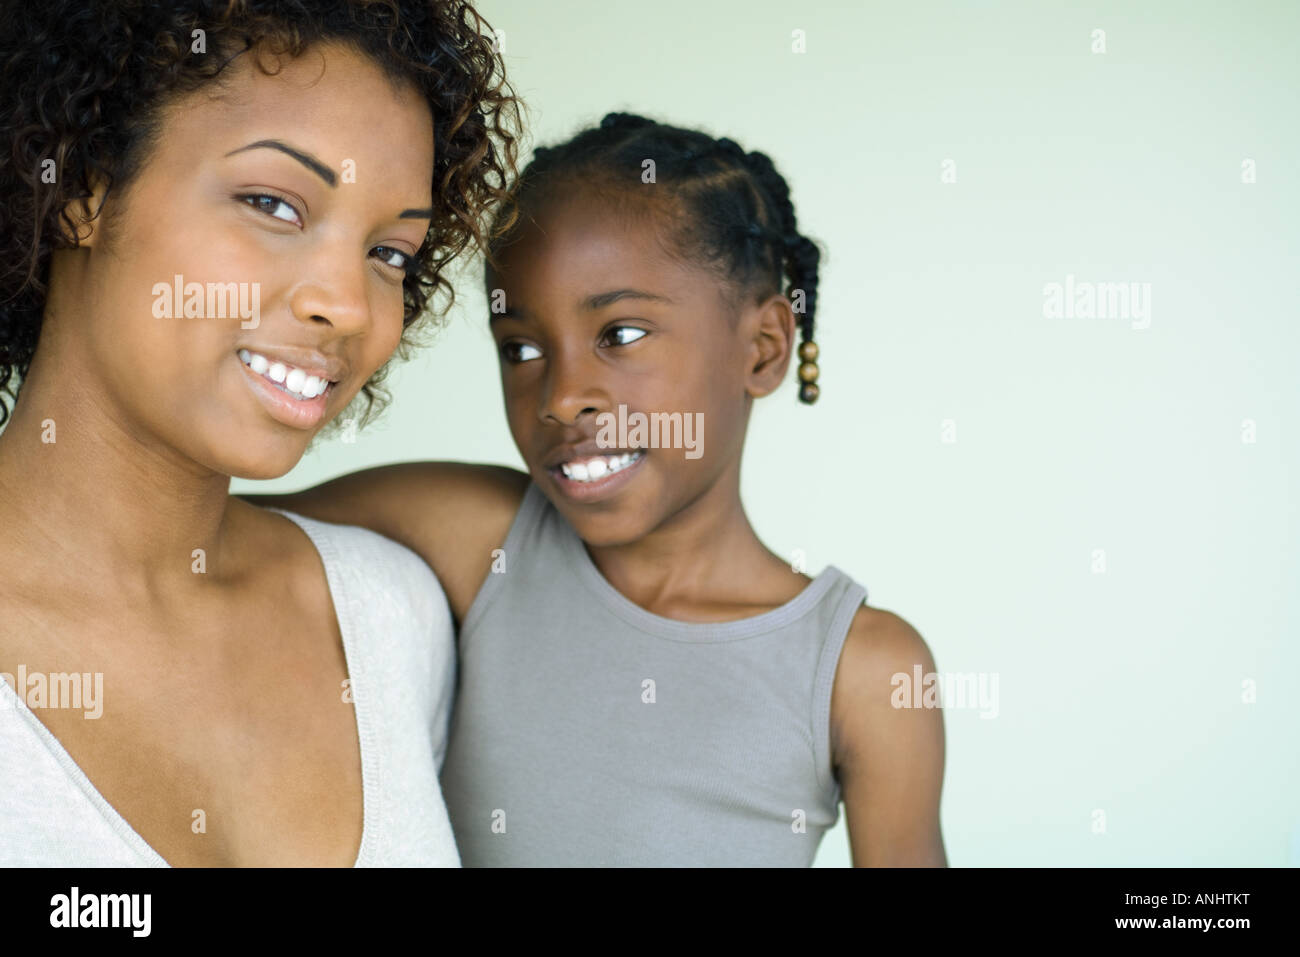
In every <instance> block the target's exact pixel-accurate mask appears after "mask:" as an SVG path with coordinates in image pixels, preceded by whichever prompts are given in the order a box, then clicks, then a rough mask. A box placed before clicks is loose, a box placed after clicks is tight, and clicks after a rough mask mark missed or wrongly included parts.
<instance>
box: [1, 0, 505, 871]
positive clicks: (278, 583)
mask: <svg viewBox="0 0 1300 957" xmlns="http://www.w3.org/2000/svg"><path fill="white" fill-rule="evenodd" d="M500 66H501V65H500V62H499V61H498V59H497V57H496V55H495V53H494V49H493V45H492V41H491V39H490V37H489V36H488V35H487V33H486V25H485V24H484V23H483V22H482V21H481V20H480V19H479V18H478V17H477V15H476V14H475V13H474V11H473V10H472V9H471V8H470V7H469V6H468V5H467V4H465V3H462V2H430V0H425V2H409V3H389V4H382V5H380V4H370V3H340V2H338V0H321V2H315V3H313V2H302V3H296V4H293V5H291V6H285V5H282V4H276V3H259V2H251V0H248V2H245V0H232V2H230V3H228V4H215V5H214V4H210V3H202V2H177V3H171V4H162V5H159V4H137V3H118V2H112V3H109V2H102V3H101V2H91V3H86V2H85V0H78V2H69V3H48V4H41V5H37V6H36V7H30V8H25V9H24V11H23V14H22V16H21V17H20V18H19V19H18V20H17V21H16V22H15V21H13V20H10V22H9V23H8V25H7V26H6V30H5V33H4V38H3V40H0V73H2V77H0V90H3V91H4V92H3V102H2V104H0V106H2V108H3V114H4V115H3V122H0V130H3V133H0V138H2V142H0V210H2V211H3V219H4V231H3V235H4V244H5V247H6V248H5V252H6V255H5V256H4V257H3V263H4V265H3V266H2V267H0V270H3V272H2V273H0V387H4V389H5V391H7V393H8V399H7V400H6V401H5V402H4V403H3V404H0V420H2V419H3V418H8V422H7V424H6V427H5V429H4V431H3V433H2V434H0V529H3V541H2V544H0V673H3V674H4V675H5V676H7V677H5V679H4V680H2V681H0V864H7V865H14V864H19V865H77V866H87V865H91V866H98V865H123V864H126V865H131V864H140V865H164V864H172V865H259V866H261V865H352V864H356V865H380V864H432V865H453V866H454V865H456V864H457V863H458V855H457V851H456V848H455V845H454V842H453V840H452V834H451V829H450V827H449V822H448V820H447V816H446V812H445V808H444V804H443V801H442V798H441V795H440V792H439V786H438V778H437V775H438V769H439V767H440V765H441V762H442V757H443V753H444V751H445V747H446V740H445V728H446V721H447V714H448V709H449V708H450V703H451V693H452V689H453V687H454V652H453V646H452V643H451V635H450V619H449V616H448V612H447V605H446V601H445V599H444V597H443V594H442V592H441V590H440V589H439V587H438V583H437V582H436V580H435V579H434V578H433V576H432V575H431V574H430V573H429V570H428V567H427V566H426V565H425V564H424V563H423V562H421V561H420V560H419V558H418V557H416V556H415V555H413V554H411V553H410V552H409V551H407V550H406V549H404V548H402V547H400V546H398V545H396V544H394V543H392V542H389V541H386V540H384V539H382V538H380V537H379V536H377V535H375V534H373V533H372V532H368V531H365V530H363V529H358V528H343V527H337V526H333V525H327V524H324V523H321V522H316V521H312V520H310V519H305V518H301V517H297V516H292V515H286V514H276V513H274V512H268V511H265V510H262V509H258V508H254V507H251V506H249V505H247V504H246V503H244V502H242V501H240V500H238V499H232V498H230V497H229V494H228V491H229V482H230V477H231V476H235V475H238V476H245V477H270V476H276V475H281V474H283V473H284V472H286V471H288V470H289V469H290V468H291V467H292V466H293V465H294V464H295V463H296V462H297V461H298V459H299V458H300V457H301V455H302V454H303V451H304V449H305V448H306V446H307V444H308V442H309V441H310V440H311V439H312V437H313V436H314V435H315V434H316V433H317V432H318V431H319V430H320V429H321V428H322V427H323V426H325V424H326V423H327V422H329V421H330V420H331V419H332V418H334V417H335V416H336V415H338V413H339V412H340V411H341V410H342V409H344V408H345V407H346V406H348V405H349V403H351V402H352V401H353V399H354V397H360V399H359V401H360V402H361V403H363V404H364V403H366V402H367V401H370V400H373V399H375V398H376V397H377V396H378V393H377V392H376V382H377V379H378V375H379V373H380V370H381V369H382V368H383V367H384V365H385V363H386V362H387V360H388V359H389V357H390V355H391V354H392V353H393V352H394V350H395V349H396V348H397V347H398V345H399V343H400V342H401V341H402V338H403V334H404V332H405V330H406V329H407V328H409V326H410V324H411V323H412V322H413V321H414V319H415V318H416V317H417V316H418V315H419V314H420V312H421V310H422V309H423V307H424V306H425V303H426V300H427V299H428V297H429V295H430V293H431V292H436V291H438V290H440V289H444V288H446V285H447V284H446V281H445V279H443V278H442V276H441V274H440V273H441V269H442V266H443V264H444V263H445V262H446V261H447V260H448V259H449V258H451V257H452V256H454V255H455V254H456V253H458V252H460V251H461V250H462V249H463V248H465V246H466V245H468V244H470V243H473V242H476V241H478V240H479V239H481V238H482V237H483V232H482V224H481V221H480V217H481V214H482V212H483V210H484V208H485V207H486V206H487V205H488V204H490V203H491V202H492V201H493V200H494V199H495V198H496V197H497V196H498V195H499V194H500V192H501V186H502V184H503V182H504V181H505V179H506V177H507V176H508V175H509V173H510V170H511V166H512V163H513V155H514V143H515V132H514V130H515V127H514V124H515V122H516V121H517V111H516V105H517V104H516V101H515V100H514V98H513V97H512V96H511V95H510V92H509V87H508V86H507V85H505V83H504V80H503V79H502V78H501V76H500ZM14 397H16V402H14V401H13V399H14Z"/></svg>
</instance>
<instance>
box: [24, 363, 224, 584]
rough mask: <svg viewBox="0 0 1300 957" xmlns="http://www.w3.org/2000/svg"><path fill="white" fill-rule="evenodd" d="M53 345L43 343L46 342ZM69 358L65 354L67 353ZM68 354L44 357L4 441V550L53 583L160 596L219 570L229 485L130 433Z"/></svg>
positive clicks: (122, 415) (125, 419)
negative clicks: (102, 585) (62, 581)
mask: <svg viewBox="0 0 1300 957" xmlns="http://www.w3.org/2000/svg"><path fill="white" fill-rule="evenodd" d="M43 338H44V337H43ZM60 353H62V354H60ZM84 365H85V363H84V362H78V361H77V357H76V355H75V354H69V353H68V352H67V350H52V349H47V350H45V351H43V352H38V354H37V357H36V359H35V360H34V361H33V363H32V367H31V369H30V371H29V373H28V375H27V377H26V380H25V381H24V382H23V386H22V394H21V398H20V400H19V401H18V403H17V405H16V406H15V408H14V409H13V411H12V417H11V419H10V421H9V423H8V424H7V426H6V428H5V430H4V432H3V434H0V526H3V527H4V529H5V537H6V545H7V546H8V548H7V549H6V550H7V551H8V552H9V553H10V556H17V557H19V558H20V559H21V560H22V561H23V562H24V563H26V568H27V570H29V571H31V572H34V573H41V572H43V573H44V575H46V576H52V577H46V578H44V580H46V581H58V580H60V579H61V578H63V577H68V578H74V579H77V580H80V581H84V584H85V585H86V587H91V588H93V587H94V585H95V583H96V577H95V576H96V572H99V573H100V575H101V579H102V581H103V582H106V583H110V584H112V585H113V587H114V589H115V590H116V591H118V592H122V591H129V592H131V593H135V592H136V591H137V590H139V591H141V592H144V593H148V594H152V595H157V594H160V593H162V592H163V591H170V592H171V593H172V594H175V592H176V590H177V589H184V588H186V587H193V586H194V585H195V584H196V582H197V581H199V579H198V578H197V570H198V568H199V567H200V566H199V565H197V564H196V562H197V561H198V558H197V556H196V555H195V550H196V549H202V550H203V555H202V562H203V566H202V567H203V568H204V570H205V571H206V570H208V569H211V568H212V566H213V565H214V564H217V563H218V562H219V557H220V554H221V546H222V541H223V530H224V528H225V525H226V504H227V501H228V499H229V490H230V477H229V476H227V475H222V474H219V473H216V472H213V471H212V470H210V469H206V468H204V467H203V466H201V465H199V464H198V463H197V462H194V461H193V460H192V459H188V458H187V457H185V456H184V455H183V454H181V453H180V452H178V451H177V450H176V449H175V448H172V447H170V446H168V445H167V444H166V443H164V442H162V441H160V440H159V439H157V438H156V437H154V436H150V435H147V434H145V433H143V432H142V431H141V430H138V429H134V428H132V425H131V419H130V416H129V414H128V413H126V412H125V411H124V410H121V409H119V408H118V407H117V406H116V405H115V403H114V402H113V400H112V398H111V395H110V393H109V391H108V390H107V389H102V388H100V387H98V385H97V384H96V379H95V377H94V376H93V373H91V371H90V370H87V369H85V368H84Z"/></svg>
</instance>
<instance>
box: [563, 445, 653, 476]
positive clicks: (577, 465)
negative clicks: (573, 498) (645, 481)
mask: <svg viewBox="0 0 1300 957" xmlns="http://www.w3.org/2000/svg"><path fill="white" fill-rule="evenodd" d="M640 455H641V453H639V452H624V453H623V454H622V455H605V456H597V457H595V458H592V459H587V460H586V461H585V462H565V463H564V464H563V465H561V466H560V471H561V472H562V473H563V475H564V477H565V478H568V479H572V480H573V481H575V482H594V481H596V480H597V479H602V478H604V477H605V476H606V475H613V474H614V473H615V472H621V471H622V470H623V469H625V468H627V467H628V466H629V465H631V464H632V463H633V462H635V461H636V460H637V459H638V458H639V457H640Z"/></svg>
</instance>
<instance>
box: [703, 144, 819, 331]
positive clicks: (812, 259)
mask: <svg viewBox="0 0 1300 957" xmlns="http://www.w3.org/2000/svg"><path fill="white" fill-rule="evenodd" d="M725 142H728V143H730V142H731V141H730V140H726V141H725ZM732 145H734V144H732ZM742 162H743V164H744V166H745V169H747V170H748V171H749V175H750V176H752V177H753V178H754V180H755V181H756V182H757V183H758V185H759V188H761V189H762V190H763V192H764V193H766V194H767V196H768V198H769V199H770V200H771V202H772V205H773V207H774V208H775V210H776V214H777V230H778V231H779V233H780V242H781V266H782V271H783V272H784V274H785V276H786V278H787V279H788V280H789V283H790V284H789V286H788V287H787V289H786V294H787V295H792V294H793V293H795V292H796V291H797V290H802V291H803V300H804V301H803V308H802V310H800V311H799V331H800V333H801V337H800V338H801V339H802V341H804V342H811V341H812V337H813V319H814V316H815V315H816V309H817V266H818V263H819V262H820V261H821V252H820V250H818V248H817V246H816V244H815V243H813V241H812V240H811V239H809V238H808V237H807V236H803V235H801V234H800V233H799V227H798V220H797V219H796V217H795V212H794V203H792V202H791V201H790V187H789V185H788V184H787V183H786V181H785V178H784V177H783V176H781V174H780V173H778V172H777V171H776V167H775V166H774V165H773V164H772V160H771V158H770V157H769V156H768V155H767V154H766V153H759V152H753V153H747V154H743V160H742Z"/></svg>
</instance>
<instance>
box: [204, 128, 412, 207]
mask: <svg viewBox="0 0 1300 957" xmlns="http://www.w3.org/2000/svg"><path fill="white" fill-rule="evenodd" d="M256 149H269V150H279V151H280V152H281V153H283V154H284V155H286V156H292V157H293V158H294V159H296V160H297V161H298V162H299V163H301V164H302V165H303V166H305V167H307V168H308V169H309V170H311V171H312V172H313V173H315V174H316V175H317V176H319V177H320V178H321V179H323V180H325V183H326V184H327V185H328V186H330V187H331V188H332V187H333V186H334V185H335V184H336V183H337V179H336V178H335V176H334V171H333V170H332V169H330V168H329V167H328V166H326V165H325V164H324V163H322V162H321V161H320V160H318V159H317V158H316V157H314V156H312V155H311V154H310V153H308V152H305V151H303V150H296V149H294V148H293V147H292V146H290V145H289V144H288V143H282V142H280V141H279V140H258V141H257V142H256V143H249V144H248V145H247V146H241V147H240V148H239V149H237V150H231V151H230V152H229V153H227V154H226V155H227V156H234V155H235V154H236V153H243V152H244V151H245V150H256ZM407 212H415V210H407ZM403 215H405V214H403Z"/></svg>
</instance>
